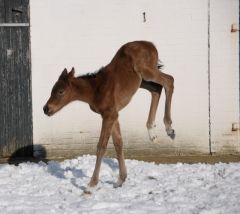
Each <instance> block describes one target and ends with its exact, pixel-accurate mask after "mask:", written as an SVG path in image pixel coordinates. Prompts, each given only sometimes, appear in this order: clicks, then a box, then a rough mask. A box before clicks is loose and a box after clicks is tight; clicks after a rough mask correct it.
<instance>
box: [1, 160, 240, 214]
mask: <svg viewBox="0 0 240 214" xmlns="http://www.w3.org/2000/svg"><path fill="white" fill-rule="evenodd" d="M94 164H95V156H83V157H79V158H78V159H73V160H66V161H64V162H61V163H58V162H54V161H50V162H49V163H48V164H45V163H43V162H40V163H38V164H36V163H23V164H20V165H19V166H14V165H9V164H2V165H0V213H3V214H5V213H12V214H18V213H20V214H25V213H29V214H38V213H39V214H45V213H47V214H51V213H57V214H61V213H67V214H74V213H103V214H108V213H109V214H112V213H120V214H125V213H134V214H135V213H136V214H141V213H151V214H152V213H184V214H187V213H202V214H206V213H211V214H212V213H214V214H215V213H228V214H230V213H240V163H230V164H225V163H219V164H215V165H209V164H192V165H189V164H182V163H178V164H160V165H156V164H154V163H145V162H140V161H136V160H127V161H126V165H127V169H128V178H127V180H126V182H125V183H124V185H123V187H122V188H117V189H114V188H113V185H114V182H115V181H116V180H117V176H118V165H117V161H116V160H115V159H104V161H103V164H102V168H101V173H100V183H99V185H98V187H99V188H98V190H96V192H95V193H94V194H92V195H89V196H87V195H84V194H83V189H84V187H85V186H86V185H87V183H88V182H89V179H90V176H91V175H92V171H93V168H94Z"/></svg>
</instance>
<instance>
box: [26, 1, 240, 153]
mask: <svg viewBox="0 0 240 214" xmlns="http://www.w3.org/2000/svg"><path fill="white" fill-rule="evenodd" d="M211 2H213V3H215V4H216V7H217V6H218V7H220V10H223V9H224V8H225V6H226V5H228V4H229V5H230V6H229V9H230V10H231V8H232V7H235V6H236V5H237V4H238V1H237V0H231V1H228V0H222V1H221V2H222V3H223V4H218V3H217V2H218V1H212V0H211ZM237 8H238V7H237ZM30 9H31V45H32V83H33V126H34V143H35V144H42V145H44V146H45V147H46V148H47V149H49V154H50V153H51V151H53V150H54V151H57V152H58V154H60V152H64V151H68V150H69V149H70V150H71V149H73V150H76V149H77V150H78V151H80V150H81V151H85V150H87V151H92V149H93V148H94V151H95V146H96V143H97V140H98V136H99V131H100V125H101V119H100V117H99V116H98V115H96V114H94V113H92V112H91V111H90V110H89V108H88V106H87V105H86V104H84V103H81V102H78V103H72V104H70V105H69V106H67V107H66V108H64V109H63V110H61V112H59V113H58V114H56V115H55V116H54V117H51V118H48V117H46V116H45V115H44V114H43V111H42V107H43V105H44V104H45V102H46V101H47V99H48V97H49V95H50V91H51V88H52V86H53V84H54V82H55V81H56V80H57V78H58V76H59V74H60V73H61V71H62V70H63V69H64V68H65V67H66V68H68V69H70V68H71V67H72V66H74V67H75V69H76V71H77V75H79V74H83V73H86V72H92V71H95V70H97V69H98V68H100V67H101V66H103V65H106V64H107V63H108V62H110V60H111V58H112V57H113V56H114V54H115V52H116V51H117V49H118V48H119V47H120V46H121V45H123V44H124V43H126V42H129V41H133V40H149V41H152V42H154V44H155V45H156V46H157V48H158V50H159V56H160V59H161V60H162V61H163V62H164V65H165V72H167V73H169V74H171V75H173V76H174V78H175V92H174V96H173V104H172V105H173V107H172V117H173V127H174V128H175V130H176V133H177V136H176V139H175V141H172V140H170V139H168V138H167V136H166V134H165V131H164V125H163V123H162V118H163V110H164V101H165V97H164V95H163V96H162V98H161V101H160V106H159V111H158V115H157V121H156V122H157V124H158V134H159V144H156V145H152V144H149V140H148V135H147V131H146V128H145V123H146V120H147V115H148V111H149V106H150V94H149V93H148V92H146V91H144V90H139V91H138V92H137V94H136V95H135V97H134V98H133V100H132V102H131V103H130V104H129V105H128V106H127V107H126V108H125V109H124V110H123V111H122V112H121V113H120V121H121V125H122V132H123V136H124V141H125V148H127V150H128V151H130V152H131V151H133V150H135V149H141V150H144V151H146V152H148V151H149V153H151V152H156V151H157V152H159V153H171V154H181V153H192V152H198V153H201V152H203V153H208V152H209V145H208V144H209V142H208V141H209V129H208V128H209V125H208V124H209V123H208V72H207V71H208V27H207V26H208V0H169V1H167V0H152V1H147V0H115V1H112V0H105V1H94V0H88V1H83V0H68V1H67V0H41V1H39V0H31V1H30ZM143 12H146V22H143V15H142V13H143ZM232 13H234V14H235V15H234V16H229V17H228V19H229V22H230V20H231V19H234V20H233V22H237V21H238V19H237V20H235V17H237V16H238V10H237V9H233V11H232ZM219 24H221V21H220V23H219V22H218V20H217V19H216V25H219ZM227 24H228V23H227ZM228 27H230V26H228ZM227 33H228V34H229V35H230V36H231V34H230V33H229V32H226V34H227ZM223 39H229V38H228V37H224V38H223ZM213 47H214V46H213ZM215 48H216V49H215V50H214V51H216V52H218V49H219V50H221V47H219V46H215ZM234 50H235V49H234ZM237 50H238V49H237ZM223 52H224V50H223ZM224 53H225V52H224ZM225 54H227V53H225ZM237 56H238V55H236V56H235V55H234V56H233V58H231V62H232V61H234V60H235V59H236V57H237ZM229 57H230V56H229ZM235 64H236V63H235ZM235 64H232V63H229V66H231V68H232V69H233V70H234V71H233V70H232V71H231V72H233V73H234V75H235V76H234V75H233V76H232V77H234V78H235V77H236V72H237V71H238V68H235V67H234V66H235ZM211 65H212V67H211V71H216V72H218V71H217V70H215V67H213V64H211ZM236 65H237V64H236ZM216 67H217V66H216ZM233 67H234V68H233ZM223 78H224V76H223ZM213 79H214V77H213ZM212 81H213V80H212ZM216 81H218V80H217V79H216ZM220 81H222V80H220ZM233 81H235V83H234V84H235V85H237V84H238V83H237V82H236V79H233ZM217 84H218V83H217ZM228 84H230V85H231V83H228ZM231 89H232V91H229V93H230V94H231V95H232V100H234V102H235V103H237V102H238V98H237V95H238V91H236V87H231V86H230V87H229V90H231ZM214 102H215V101H214ZM217 102H218V101H216V103H217ZM216 105H217V104H216ZM139 106H141V108H139ZM229 108H230V109H232V107H231V105H230V104H229ZM233 111H234V114H233V117H234V119H235V120H238V115H237V112H236V109H235V107H234V110H233ZM216 117H218V116H216ZM221 130H222V129H221ZM220 140H221V139H220ZM238 146H239V143H238Z"/></svg>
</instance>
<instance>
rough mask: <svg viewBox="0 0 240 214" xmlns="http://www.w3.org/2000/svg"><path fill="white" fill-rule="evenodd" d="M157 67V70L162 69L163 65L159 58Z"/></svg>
mask: <svg viewBox="0 0 240 214" xmlns="http://www.w3.org/2000/svg"><path fill="white" fill-rule="evenodd" d="M157 67H158V69H159V70H161V69H163V67H164V65H163V63H162V61H161V60H160V59H159V60H158V65H157Z"/></svg>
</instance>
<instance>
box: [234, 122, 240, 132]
mask: <svg viewBox="0 0 240 214" xmlns="http://www.w3.org/2000/svg"><path fill="white" fill-rule="evenodd" d="M238 130H240V123H232V131H233V132H234V131H238Z"/></svg>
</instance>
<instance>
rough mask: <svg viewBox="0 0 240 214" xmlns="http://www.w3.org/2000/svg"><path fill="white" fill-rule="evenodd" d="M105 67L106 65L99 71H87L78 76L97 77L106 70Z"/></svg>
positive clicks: (83, 77)
mask: <svg viewBox="0 0 240 214" xmlns="http://www.w3.org/2000/svg"><path fill="white" fill-rule="evenodd" d="M104 68H105V67H101V68H100V69H99V70H98V71H95V72H93V73H86V74H83V75H80V76H78V77H77V78H81V79H94V78H96V77H97V76H98V75H99V74H101V73H102V72H104Z"/></svg>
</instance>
